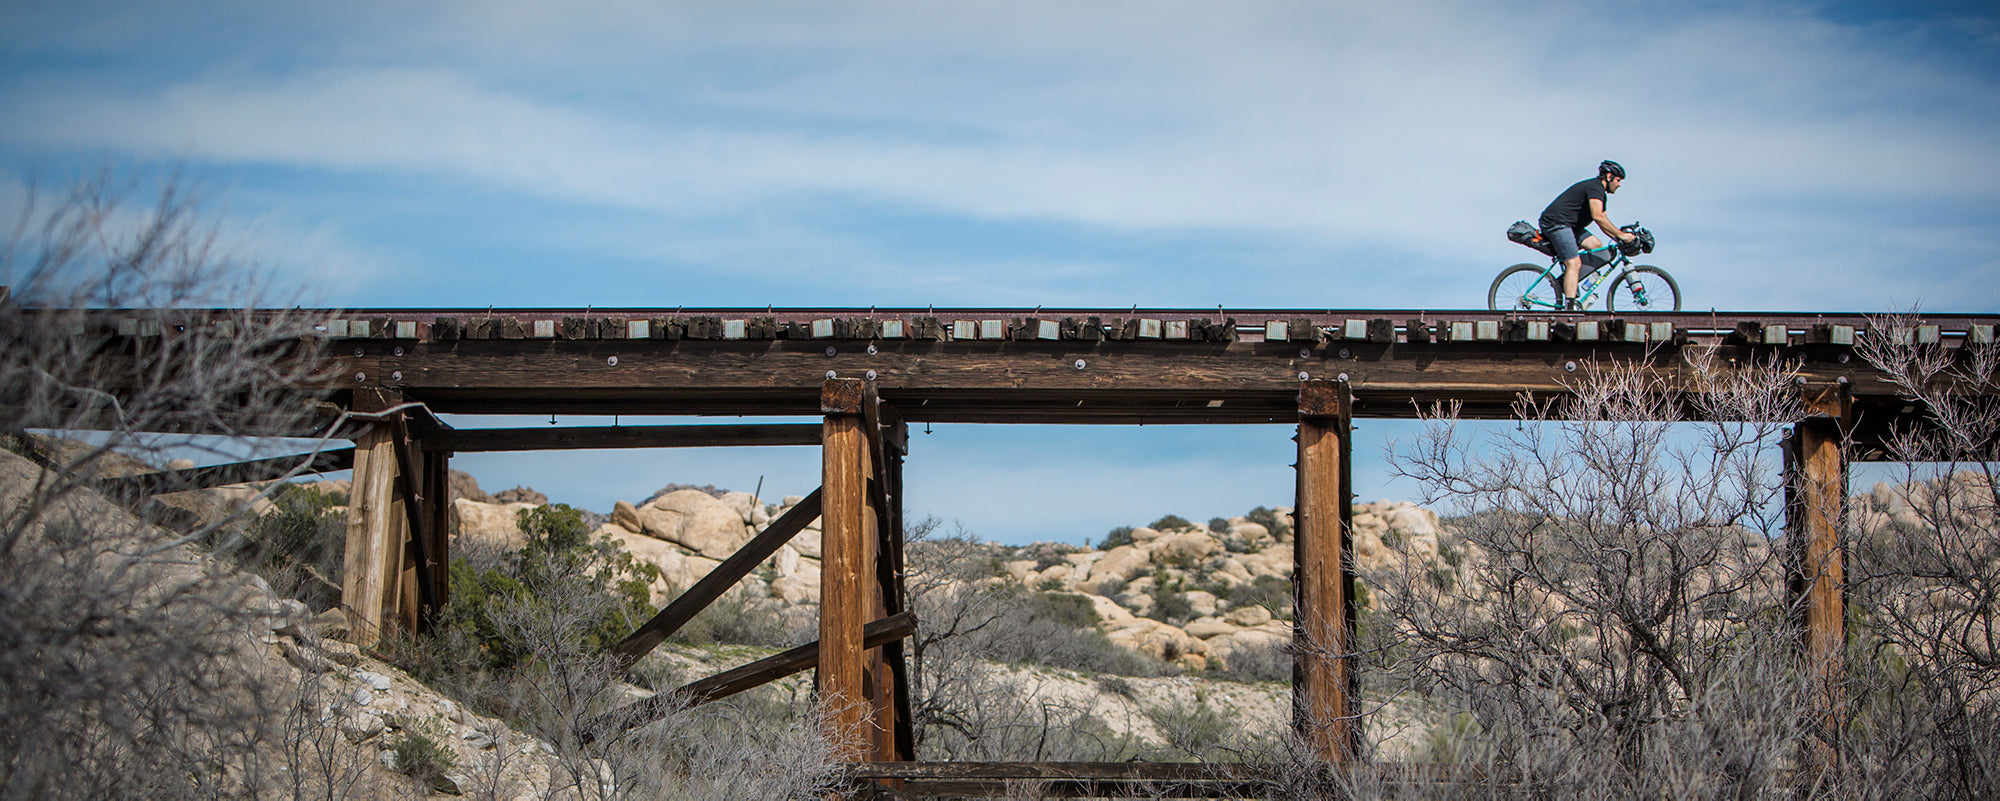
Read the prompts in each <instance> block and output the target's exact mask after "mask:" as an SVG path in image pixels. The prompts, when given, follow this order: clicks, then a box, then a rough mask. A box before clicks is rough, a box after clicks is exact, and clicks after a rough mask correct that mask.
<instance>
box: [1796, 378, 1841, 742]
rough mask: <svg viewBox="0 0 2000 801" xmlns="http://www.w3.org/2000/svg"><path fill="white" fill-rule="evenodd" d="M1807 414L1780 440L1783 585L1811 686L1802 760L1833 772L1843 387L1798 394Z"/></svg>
mask: <svg viewBox="0 0 2000 801" xmlns="http://www.w3.org/2000/svg"><path fill="white" fill-rule="evenodd" d="M1801 394H1802V395H1803V399H1804V401H1805V406H1806V411H1807V412H1808V413H1810V414H1811V415H1812V416H1811V417H1807V418H1806V419H1803V420H1800V421H1799V422H1798V424H1797V425H1795V426H1793V427H1792V435H1791V437H1790V439H1789V440H1787V441H1786V443H1785V468H1786V473H1787V480H1786V482H1785V495H1786V504H1785V507H1786V521H1785V522H1786V528H1787V532H1786V535H1787V537H1786V539H1787V546H1788V547H1787V553H1786V557H1787V559H1788V560H1789V562H1790V564H1789V565H1787V571H1786V572H1787V574H1788V575H1787V584H1788V585H1789V588H1790V590H1791V595H1792V609H1793V610H1794V614H1795V616H1796V619H1797V620H1798V622H1799V623H1800V630H1801V631H1802V633H1803V636H1804V642H1803V643H1802V645H1803V646H1804V656H1805V662H1806V675H1807V676H1809V677H1810V680H1811V682H1812V692H1813V696H1814V699H1815V706H1816V707H1817V708H1818V714H1817V716H1816V719H1814V720H1813V721H1811V724H1812V725H1811V728H1812V729H1813V730H1816V731H1817V732H1818V733H1819V742H1818V743H1817V744H1813V745H1809V746H1808V750H1807V758H1808V760H1809V761H1811V762H1816V763H1818V767H1821V768H1830V767H1833V766H1834V764H1835V762H1836V760H1837V759H1838V758H1839V757H1838V753H1839V751H1838V748H1839V741H1840V738H1839V734H1840V730H1841V728H1842V721H1843V719H1844V718H1845V714H1844V708H1845V706H1846V700H1845V697H1846V694H1845V692H1844V691H1843V690H1842V688H1841V686H1840V683H1841V678H1842V677H1843V676H1844V675H1845V674H1846V671H1847V628H1846V617H1845V614H1846V608H1845V606H1846V603H1845V601H1846V586H1847V565H1846V557H1845V553H1846V549H1845V548H1844V547H1843V545H1842V543H1841V536H1840V535H1841V526H1842V523H1843V522H1844V520H1845V517H1846V511H1847V510H1846V504H1847V455H1846V453H1845V452H1844V451H1843V450H1842V448H1841V439H1842V431H1843V429H1845V428H1846V427H1847V425H1848V422H1849V416H1850V412H1851V410H1852V406H1851V403H1850V400H1849V395H1848V392H1847V387H1846V386H1845V385H1815V386H1807V387H1804V388H1802V389H1801Z"/></svg>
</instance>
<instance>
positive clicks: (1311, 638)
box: [1292, 379, 1359, 769]
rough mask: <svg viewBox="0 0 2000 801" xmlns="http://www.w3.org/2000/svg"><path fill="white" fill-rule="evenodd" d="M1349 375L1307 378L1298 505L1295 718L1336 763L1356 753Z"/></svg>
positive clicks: (1316, 751) (1302, 394)
mask: <svg viewBox="0 0 2000 801" xmlns="http://www.w3.org/2000/svg"><path fill="white" fill-rule="evenodd" d="M1351 419H1352V395H1351V394H1350V392H1349V389H1348V386H1347V382H1345V381H1328V380H1326V379H1307V380H1304V381H1301V382H1299V435H1298V443H1299V461H1298V502H1297V505H1296V506H1295V507H1294V512H1293V518H1294V531H1293V535H1292V547H1293V549H1294V564H1295V568H1294V571H1295V573H1294V581H1295V587H1296V589H1295V590H1294V591H1295V592H1296V593H1297V598H1296V601H1295V606H1296V610H1295V618H1296V620H1297V622H1296V623H1295V629H1294V634H1293V640H1294V643H1293V644H1294V646H1295V648H1296V652H1297V654H1296V656H1295V657H1294V659H1295V660H1296V661H1295V662H1294V663H1293V673H1292V724H1293V727H1294V728H1295V729H1296V730H1297V731H1298V733H1299V736H1300V737H1301V738H1302V739H1303V740H1304V741H1305V743H1306V745H1307V747H1308V748H1309V749H1310V751H1311V753H1312V754H1313V755H1314V756H1315V757H1317V758H1318V759H1320V760H1322V761H1324V762H1326V763H1327V764H1329V765H1332V766H1334V767H1335V768H1336V769H1343V768H1345V767H1347V766H1348V765H1349V764H1350V763H1351V762H1352V761H1353V759H1354V755H1355V754H1356V752H1357V745H1358V742H1359V721H1358V720H1357V719H1356V717H1355V715H1354V714H1353V707H1354V697H1353V693H1354V687H1355V675H1354V660H1353V657H1352V654H1353V650H1354V646H1353V641H1354V575H1353V567H1352V562H1353V560H1352V558H1351V556H1350V553H1349V552H1350V550H1351V548H1352V545H1351V536H1352V529H1353V515H1354V504H1353V499H1352V497H1351V496H1350V494H1349V491H1348V487H1349V486H1350V484H1349V482H1350V481H1351V480H1352V479H1351V477H1350V476H1349V472H1350V469H1351V467H1352V460H1351V458H1350V456H1351V454H1352V451H1353V445H1352V442H1351V438H1350V437H1349V436H1348V432H1349V429H1350V422H1351Z"/></svg>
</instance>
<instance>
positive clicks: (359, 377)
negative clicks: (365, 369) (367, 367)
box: [354, 373, 368, 384]
mask: <svg viewBox="0 0 2000 801" xmlns="http://www.w3.org/2000/svg"><path fill="white" fill-rule="evenodd" d="M367 380H368V374H367V373H355V374H354V383H357V384H359V383H361V382H363V381H367Z"/></svg>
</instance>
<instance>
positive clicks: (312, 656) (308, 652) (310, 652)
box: [278, 640, 333, 674]
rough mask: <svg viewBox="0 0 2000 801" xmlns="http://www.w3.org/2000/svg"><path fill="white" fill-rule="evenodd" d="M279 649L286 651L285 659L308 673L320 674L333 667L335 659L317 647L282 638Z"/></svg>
mask: <svg viewBox="0 0 2000 801" xmlns="http://www.w3.org/2000/svg"><path fill="white" fill-rule="evenodd" d="M278 650H280V651H283V652H284V654H285V661H287V662H290V663H292V666H293V667H296V668H298V669H300V670H303V671H305V672H307V673H313V674H319V673H325V672H327V671H329V670H332V669H333V660H330V659H327V658H326V655H325V654H323V653H321V652H320V651H319V649H317V648H313V647H311V646H304V645H299V644H298V643H295V642H292V641H291V640H282V641H280V642H279V643H278Z"/></svg>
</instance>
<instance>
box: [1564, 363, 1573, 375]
mask: <svg viewBox="0 0 2000 801" xmlns="http://www.w3.org/2000/svg"><path fill="white" fill-rule="evenodd" d="M1563 372H1565V373H1574V372H1576V362H1563Z"/></svg>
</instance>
